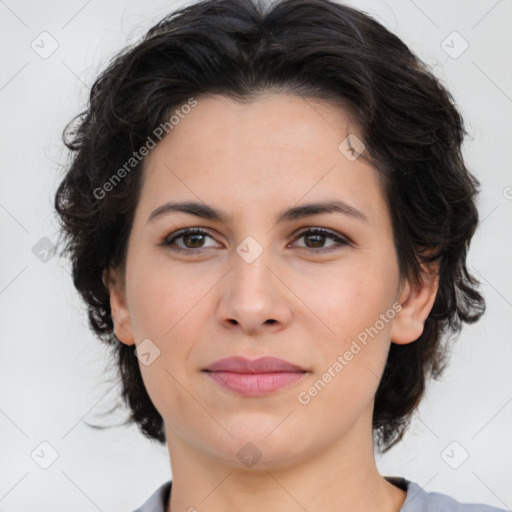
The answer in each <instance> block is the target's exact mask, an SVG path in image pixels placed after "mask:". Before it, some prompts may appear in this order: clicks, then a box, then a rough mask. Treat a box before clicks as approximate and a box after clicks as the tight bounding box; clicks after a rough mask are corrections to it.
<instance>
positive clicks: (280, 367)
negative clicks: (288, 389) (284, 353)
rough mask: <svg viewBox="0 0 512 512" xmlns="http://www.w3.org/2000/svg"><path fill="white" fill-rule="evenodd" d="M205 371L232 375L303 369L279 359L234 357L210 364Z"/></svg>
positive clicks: (303, 370) (299, 370) (298, 370)
mask: <svg viewBox="0 0 512 512" xmlns="http://www.w3.org/2000/svg"><path fill="white" fill-rule="evenodd" d="M205 371H209V372H222V371H224V372H234V373H273V372H305V371H306V370H305V369H304V368H301V367H300V366H298V365H296V364H293V363H290V362H288V361H285V360H284V359H281V358H279V357H268V356H266V357H260V358H258V359H247V358H245V357H240V356H235V357H226V358H225V359H219V360H218V361H215V363H213V364H211V365H210V366H208V367H207V368H205Z"/></svg>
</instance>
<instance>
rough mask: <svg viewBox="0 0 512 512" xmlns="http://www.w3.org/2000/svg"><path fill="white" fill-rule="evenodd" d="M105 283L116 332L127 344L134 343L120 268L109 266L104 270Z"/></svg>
mask: <svg viewBox="0 0 512 512" xmlns="http://www.w3.org/2000/svg"><path fill="white" fill-rule="evenodd" d="M103 284H104V285H105V286H106V287H107V288H108V290H109V293H110V310H111V312H112V320H113V322H114V333H115V335H116V336H117V338H118V340H119V341H121V342H122V343H124V344H125V345H134V344H135V338H134V336H133V329H132V324H131V318H130V312H129V310H128V305H127V302H126V293H125V286H124V279H123V278H122V276H121V272H120V271H119V270H113V269H111V268H109V269H108V270H105V271H104V272H103Z"/></svg>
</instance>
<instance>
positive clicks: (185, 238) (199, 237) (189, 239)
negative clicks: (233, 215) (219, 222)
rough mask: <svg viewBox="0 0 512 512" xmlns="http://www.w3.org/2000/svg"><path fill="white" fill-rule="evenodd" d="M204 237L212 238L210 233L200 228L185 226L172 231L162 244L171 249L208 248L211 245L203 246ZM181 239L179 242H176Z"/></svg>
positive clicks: (191, 249)
mask: <svg viewBox="0 0 512 512" xmlns="http://www.w3.org/2000/svg"><path fill="white" fill-rule="evenodd" d="M206 238H211V239H212V240H213V238H212V237H211V235H210V234H209V233H208V232H207V231H204V230H203V229H200V228H187V229H182V230H181V231H178V232H176V233H173V234H172V235H171V236H170V237H168V238H166V239H165V240H164V242H163V244H162V245H165V246H169V247H170V248H171V249H172V250H173V251H183V252H186V251H189V252H193V251H194V250H201V249H209V248H210V247H212V246H205V245H204V243H205V240H206ZM177 241H181V244H178V243H176V242H177Z"/></svg>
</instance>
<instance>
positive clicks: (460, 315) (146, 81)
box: [55, 0, 485, 452]
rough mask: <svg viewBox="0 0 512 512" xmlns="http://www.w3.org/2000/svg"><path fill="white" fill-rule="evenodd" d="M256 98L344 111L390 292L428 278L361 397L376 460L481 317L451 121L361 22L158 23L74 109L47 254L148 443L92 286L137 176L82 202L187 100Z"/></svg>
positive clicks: (271, 14) (249, 16)
mask: <svg viewBox="0 0 512 512" xmlns="http://www.w3.org/2000/svg"><path fill="white" fill-rule="evenodd" d="M269 90H270V91H272V90H276V91H277V90H279V91H284V92H289V93H292V94H298V95H301V96H302V97H304V98H318V99H326V100H332V101H342V102H345V103H346V104H347V105H349V106H350V109H351V111H353V112H354V115H355V117H356V121H357V123H358V125H359V127H360V129H361V132H362V134H363V138H364V144H365V146H366V153H365V154H366V155H367V157H368V158H369V159H370V161H371V163H372V164H373V165H374V166H375V168H376V169H377V171H378V172H379V175H380V176H381V178H382V180H383V183H384V189H385V194H386V200H387V203H388V206H389V209H390V212H391V217H392V222H393V232H394V239H395V246H396V251H397V257H398V262H399V267H400V273H401V276H402V277H405V278H407V279H410V280H417V279H420V278H421V273H422V268H421V265H426V266H428V265H430V264H433V263H435V264H437V265H438V271H439V290H438V293H437V296H436V300H435V303H434V306H433V309H432V311H431V313H430V315H429V316H428V318H427V320H426V322H425V328H424V332H423V334H422V335H421V336H420V337H419V338H418V339H417V340H416V341H415V342H413V343H410V344H406V345H397V344H393V343H392V344H391V349H390V352H389V356H388V360H387V363H386V367H385V370H384V375H383V377H382V380H381V382H380V385H379V388H378V390H377V394H376V397H375V408H374V415H373V431H374V437H375V440H376V441H377V444H378V446H379V448H380V449H381V451H383V452H384V451H386V450H387V449H389V448H390V447H391V446H393V445H394V444H395V443H396V442H397V441H398V440H400V439H401V438H402V436H403V433H404V431H405V429H406V428H407V426H408V424H409V422H410V418H411V415H412V413H413V412H414V410H415V409H416V407H417V406H418V404H419V402H420V399H421V397H422V396H423V393H424V389H425V384H426V382H427V379H428V378H430V377H434V378H436V377H438V376H439V375H440V374H441V372H442V371H443V369H444V367H445V366H446V362H447V354H448V350H447V347H448V343H447V342H448V340H449V339H451V338H454V337H455V335H456V334H458V332H459V331H460V328H461V326H462V323H463V322H474V321H476V320H477V319H478V318H479V317H480V316H481V315H482V313H483V311H484V309H485V302H484V299H483V297H482V296H481V295H480V293H479V292H478V291H477V285H478V282H477V281H476V280H475V279H474V277H473V276H471V275H470V274H469V272H468V269H467V267H466V254H467V250H468V248H469V243H470V240H471V237H472V236H473V233H474V231H475V229H476V226H477V224H478V212H477V209H476V204H475V200H476V195H477V187H478V185H479V183H478V181H477V180H476V179H475V178H474V177H473V176H472V175H471V173H470V172H469V171H468V169H467V168H466V166H465V164H464V161H463V158H462V155H461V145H462V142H463V138H464V136H465V130H464V125H463V120H462V118H461V115H460V113H459V111H458V109H457V107H456V106H455V104H454V101H453V98H452V97H451V95H450V94H449V92H448V91H447V90H446V89H445V88H444V87H443V86H442V85H441V84H440V82H439V81H438V80H437V79H436V78H435V77H434V76H433V74H432V73H431V72H430V70H429V69H427V67H426V66H425V65H424V64H423V63H422V62H421V61H419V60H418V59H417V58H416V57H415V55H413V54H412V53H411V51H410V50H409V49H408V47H407V46H406V45H405V44H404V43H403V42H402V41H401V40H400V39H399V38H398V37H397V36H395V35H394V34H392V33H391V32H389V31H388V30H387V29H385V28H384V27H383V26H382V25H380V24H379V23H377V22H376V21H374V20H373V19H372V18H370V17H369V16H367V15H365V14H363V13H361V12H359V11H357V10H354V9H352V8H349V7H346V6H344V5H341V4H339V3H336V2H334V1H330V0H283V1H278V2H274V3H272V4H270V3H267V4H265V3H264V2H262V3H258V1H257V0H254V1H251V0H205V1H201V2H198V3H195V4H192V5H189V6H186V7H183V8H182V9H180V10H179V11H175V12H174V13H171V14H170V15H168V16H167V17H166V18H165V19H163V20H162V21H161V22H159V23H158V24H157V25H155V26H154V27H153V28H151V29H150V30H149V31H148V33H147V34H146V35H145V37H144V38H143V39H142V41H140V42H139V43H137V44H135V45H134V46H132V47H128V48H126V49H125V50H123V51H122V52H121V53H120V54H118V55H116V56H115V58H114V59H113V60H112V61H111V62H110V63H109V65H108V67H107V68H106V69H105V70H104V71H103V72H102V73H101V75H100V76H99V78H98V79H97V80H96V82H95V83H94V85H93V86H92V89H91V92H90V99H89V104H88V106H87V109H86V110H85V111H84V112H83V113H81V114H80V115H78V116H77V117H76V118H75V119H74V120H73V121H71V122H70V123H69V124H68V126H67V127H66V129H65V130H64V134H63V138H64V142H65V144H66V146H67V148H68V149H69V150H70V152H71V156H70V162H69V165H68V166H67V168H66V174H65V176H64V178H63V180H62V182H61V184H60V186H59V188H58V190H57V192H56V197H55V208H56V211H57V212H58V214H59V217H60V222H61V225H62V233H63V235H64V236H65V245H64V247H63V248H62V253H63V254H69V256H70V258H71V262H72V271H73V283H74V285H75V287H76V289H77V290H78V291H79V292H80V294H81V296H82V297H83V299H84V301H85V303H86V305H87V308H88V315H89V321H90V325H91V327H92V329H93V330H94V332H95V333H96V334H97V335H98V337H99V338H100V339H101V340H103V341H104V342H106V343H108V344H112V350H113V354H114V355H115V357H116V360H117V362H118V368H119V373H120V377H121V382H122V386H123V388H122V389H123V391H122V396H123V398H124V400H125V402H126V404H127V405H128V406H129V408H130V418H129V419H128V421H133V422H135V423H136V424H137V425H138V426H139V428H140V430H141V432H142V433H143V434H144V435H146V436H147V437H149V438H152V439H156V440H158V441H160V442H162V443H164V442H165V431H164V424H163V419H162V417H161V415H160V414H159V413H158V411H157V410H156V409H155V407H154V405H153V403H152V402H151V399H150V397H149V395H148V394H147V392H146V389H145V387H144V384H143V381H142V378H141V373H140V370H139V365H138V360H137V358H136V357H135V355H134V350H135V346H134V345H132V346H127V345H125V344H122V343H117V342H115V340H114V338H113V336H112V335H113V322H112V316H111V310H110V303H109V291H108V288H107V287H106V286H105V284H104V283H103V281H102V275H103V271H104V270H105V269H107V268H109V267H114V268H115V267H119V268H124V263H125V260H126V250H127V239H128V235H129V233H130V229H131V225H132V221H133V216H134V211H135V207H136V205H137V201H138V194H139V193H140V188H141V187H140V185H141V175H142V169H143V163H144V162H143V160H142V161H141V162H139V163H137V164H136V165H134V167H133V170H132V171H131V172H127V173H123V179H122V180H120V182H119V183H115V186H112V187H109V192H108V193H104V192H101V193H99V192H98V191H99V190H103V191H104V190H105V188H104V184H105V183H107V182H108V181H109V179H111V177H112V175H113V172H114V171H115V170H116V169H120V168H122V167H123V165H125V164H126V162H127V161H128V160H129V159H130V157H131V156H132V154H133V152H136V151H138V149H139V148H141V147H142V146H143V145H144V144H145V143H146V141H147V140H148V137H151V136H152V134H154V130H155V128H156V127H158V126H159V125H161V124H162V123H165V122H167V121H168V119H169V117H170V115H172V112H173V111H175V110H176V109H178V108H179V107H180V106H181V105H184V104H186V103H187V102H188V101H189V100H190V98H191V97H194V98H196V99H199V98H200V97H201V95H205V94H222V95H225V96H228V97H231V98H233V99H237V100H239V101H245V100H248V99H251V98H253V97H255V95H257V94H258V93H259V92H262V91H269ZM340 142H341V141H340ZM124 174H126V175H124Z"/></svg>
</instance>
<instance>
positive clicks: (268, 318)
mask: <svg viewBox="0 0 512 512" xmlns="http://www.w3.org/2000/svg"><path fill="white" fill-rule="evenodd" d="M266 252H268V251H263V253H262V254H261V255H260V256H259V257H258V258H257V259H256V260H254V261H252V262H250V263H249V262H248V261H246V260H244V258H243V257H241V256H240V255H239V254H234V255H233V267H232V268H231V271H230V272H229V273H228V275H227V276H226V277H225V278H224V279H223V280H222V281H221V283H219V285H220V289H219V291H220V293H221V297H220V300H219V304H218V309H217V318H218V321H219V322H220V323H221V324H222V325H223V326H224V327H227V328H235V327H234V326H237V327H236V328H238V329H241V330H243V331H244V333H245V334H247V335H251V336H254V335H257V334H258V333H260V332H261V333H265V332H266V333H268V332H275V331H278V330H281V329H283V328H284V327H285V326H286V325H287V324H288V323H289V321H290V318H291V316H292V312H291V309H290V308H291V302H290V299H291V297H292V296H293V294H292V292H291V291H290V290H289V289H288V288H287V286H286V284H285V279H284V276H280V275H279V267H278V266H277V265H276V264H275V263H274V264H273V263H272V261H270V260H271V259H270V258H269V257H266Z"/></svg>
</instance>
